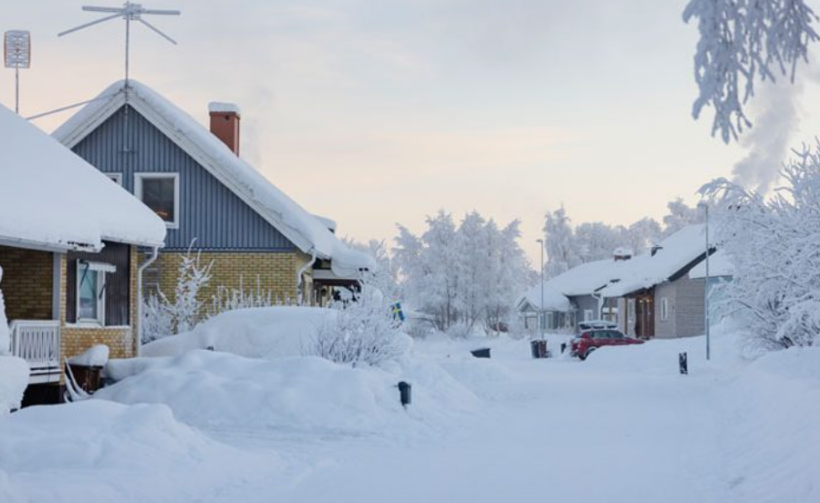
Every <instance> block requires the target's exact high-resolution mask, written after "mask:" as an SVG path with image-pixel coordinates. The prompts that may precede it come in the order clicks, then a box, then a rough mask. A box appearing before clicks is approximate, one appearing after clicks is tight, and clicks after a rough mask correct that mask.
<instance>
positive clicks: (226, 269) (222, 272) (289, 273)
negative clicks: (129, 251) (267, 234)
mask: <svg viewBox="0 0 820 503" xmlns="http://www.w3.org/2000/svg"><path fill="white" fill-rule="evenodd" d="M192 253H196V252H195V251H194V252H192ZM184 256H185V253H180V252H162V253H161V254H160V256H159V259H157V260H158V261H159V267H160V271H161V275H160V290H162V292H163V293H164V294H165V295H166V296H167V297H168V298H169V299H170V300H171V301H173V300H174V289H175V288H176V284H177V278H178V276H179V266H180V264H181V262H182V257H184ZM308 260H310V257H309V256H308V255H305V254H304V253H301V252H295V253H273V252H268V253H264V252H254V253H250V252H224V253H221V252H219V253H217V252H201V253H200V264H201V265H202V266H203V267H204V266H206V265H207V264H209V263H213V266H212V268H211V281H210V282H209V284H208V286H207V287H206V288H204V289H203V290H202V292H201V294H200V299H201V300H203V301H204V302H205V303H206V306H207V307H210V306H211V299H212V298H213V297H214V295H216V293H217V290H218V289H219V287H224V288H227V289H229V290H230V289H234V288H235V289H239V288H240V286H241V287H242V288H243V289H244V290H245V291H246V292H247V291H250V290H253V291H254V292H255V291H256V289H257V285H258V286H259V289H260V290H261V292H262V294H264V295H267V294H268V292H270V293H271V295H272V296H273V297H274V298H275V299H276V298H278V299H280V300H281V301H283V302H284V301H285V300H286V299H290V300H291V301H293V302H295V301H296V299H297V292H296V288H297V280H296V275H297V273H298V272H299V270H300V269H301V268H302V267H304V265H305V263H307V261H308ZM309 274H310V273H309V272H308V274H307V275H306V278H305V280H306V281H305V283H306V285H307V286H308V287H310V285H311V284H312V283H311V279H310V275H309ZM146 293H148V292H146Z"/></svg>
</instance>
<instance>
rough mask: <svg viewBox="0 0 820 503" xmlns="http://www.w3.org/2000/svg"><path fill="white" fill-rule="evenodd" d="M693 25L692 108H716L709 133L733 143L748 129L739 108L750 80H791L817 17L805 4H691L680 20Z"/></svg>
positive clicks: (693, 0) (756, 0)
mask: <svg viewBox="0 0 820 503" xmlns="http://www.w3.org/2000/svg"><path fill="white" fill-rule="evenodd" d="M695 18H697V20H698V31H699V32H700V40H699V41H698V45H697V52H696V54H695V82H697V84H698V88H699V90H700V95H699V96H698V98H697V100H695V103H694V105H693V106H692V115H694V117H695V118H696V119H697V118H698V116H699V115H700V113H701V112H702V111H703V108H704V107H706V106H711V107H712V108H714V109H715V118H714V122H713V123H712V134H715V133H717V132H720V135H721V138H723V141H725V142H728V141H729V140H730V139H736V138H737V136H738V134H739V133H741V132H742V131H743V129H744V128H748V127H750V126H751V122H749V119H747V118H746V115H745V113H744V111H743V105H744V104H745V103H746V101H747V100H748V99H749V98H750V97H752V96H753V95H754V84H755V79H757V78H759V79H760V80H761V81H766V80H774V79H775V75H776V74H779V75H783V76H785V75H789V76H790V77H791V78H792V80H794V75H795V70H796V68H797V63H798V61H800V60H801V59H802V60H806V61H807V60H808V49H809V44H810V43H811V42H815V41H817V40H818V39H820V37H818V35H817V32H816V31H815V30H814V27H813V24H814V23H816V22H817V20H818V18H817V16H816V15H815V13H814V11H812V9H811V8H809V6H808V5H806V2H805V1H804V0H690V1H689V3H688V4H687V6H686V9H685V10H684V12H683V19H684V21H685V22H687V23H688V22H689V21H690V20H692V19H695Z"/></svg>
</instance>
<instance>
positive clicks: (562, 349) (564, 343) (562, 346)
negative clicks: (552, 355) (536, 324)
mask: <svg viewBox="0 0 820 503" xmlns="http://www.w3.org/2000/svg"><path fill="white" fill-rule="evenodd" d="M566 350H567V343H566V342H562V343H561V354H564V351H566Z"/></svg>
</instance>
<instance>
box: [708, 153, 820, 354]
mask: <svg viewBox="0 0 820 503" xmlns="http://www.w3.org/2000/svg"><path fill="white" fill-rule="evenodd" d="M796 154H797V158H796V160H794V161H792V162H791V163H790V164H788V165H787V166H786V167H785V168H784V170H783V173H782V174H783V176H784V178H785V184H784V186H783V187H781V188H780V189H778V190H776V191H775V195H774V196H772V197H771V198H768V199H766V198H764V197H763V196H761V195H760V194H759V193H757V192H751V191H748V190H745V189H744V188H742V187H740V186H738V185H736V184H733V183H730V182H728V181H726V180H723V179H721V180H716V181H714V182H712V183H711V184H709V185H707V186H706V187H704V188H703V189H702V191H703V192H704V193H705V194H706V195H708V196H711V197H714V198H716V199H717V201H718V207H719V208H722V210H721V214H720V215H719V217H718V219H719V227H718V232H719V237H720V238H721V240H722V243H721V246H722V247H723V249H724V250H725V251H726V253H728V255H729V257H730V259H731V261H732V263H733V265H734V268H735V278H734V281H732V282H731V283H729V284H728V285H726V286H725V289H726V290H725V294H726V299H727V300H726V302H727V307H728V308H729V309H730V313H731V314H734V315H735V318H736V319H737V321H739V322H740V323H742V324H743V326H744V327H745V328H746V329H747V330H748V332H749V334H750V342H751V344H752V345H753V346H755V347H757V348H765V349H774V348H787V347H790V346H812V345H817V344H818V343H820V336H818V333H820V144H818V146H816V147H815V148H814V149H810V148H808V147H804V148H803V150H802V151H800V152H796Z"/></svg>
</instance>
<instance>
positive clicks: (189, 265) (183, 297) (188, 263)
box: [160, 243, 213, 333]
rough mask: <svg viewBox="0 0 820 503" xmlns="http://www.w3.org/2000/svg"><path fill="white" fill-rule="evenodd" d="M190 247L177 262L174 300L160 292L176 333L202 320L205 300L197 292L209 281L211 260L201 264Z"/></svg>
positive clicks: (186, 330)
mask: <svg viewBox="0 0 820 503" xmlns="http://www.w3.org/2000/svg"><path fill="white" fill-rule="evenodd" d="M191 247H193V243H191ZM191 247H189V248H188V252H187V253H186V254H185V255H184V256H183V257H182V261H181V262H180V263H179V268H178V276H177V285H176V288H175V289H174V300H173V301H169V300H168V298H167V297H166V296H165V294H163V293H162V292H160V296H161V297H162V299H163V302H164V303H165V304H166V308H167V309H168V312H169V313H170V314H171V317H172V319H173V325H174V329H175V330H176V333H182V332H188V331H189V330H191V329H193V328H194V327H195V326H197V324H198V323H199V322H200V321H202V319H203V318H204V312H203V311H204V307H205V301H204V300H202V299H201V298H200V294H199V293H200V290H202V289H203V288H204V287H206V286H207V285H208V283H209V282H210V281H211V268H212V267H213V262H209V263H208V264H207V265H202V263H201V261H200V254H199V253H198V252H197V253H196V254H194V253H192V251H191Z"/></svg>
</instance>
